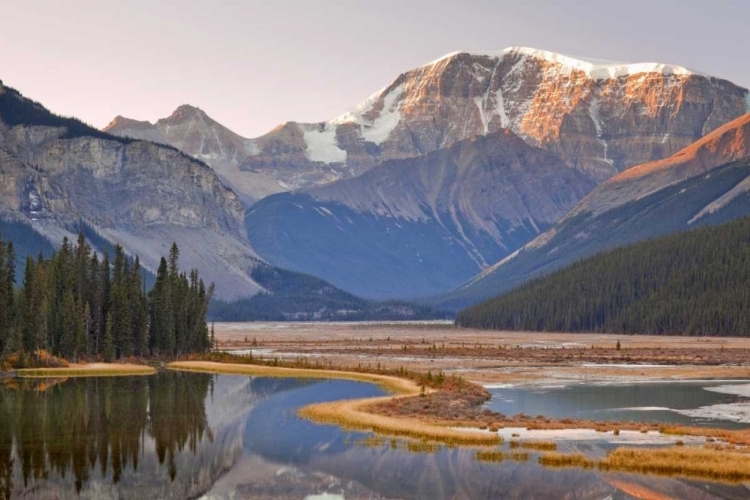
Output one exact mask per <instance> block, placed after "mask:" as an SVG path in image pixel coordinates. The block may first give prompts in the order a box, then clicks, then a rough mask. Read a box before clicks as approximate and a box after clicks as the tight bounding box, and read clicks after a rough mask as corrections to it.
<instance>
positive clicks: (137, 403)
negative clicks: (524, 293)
mask: <svg viewBox="0 0 750 500" xmlns="http://www.w3.org/2000/svg"><path fill="white" fill-rule="evenodd" d="M695 390H697V391H703V389H702V388H700V387H699V386H696V387H695ZM514 391H518V390H517V389H514ZM703 392H706V391H703ZM574 393H575V392H574ZM378 394H381V391H380V390H379V389H378V388H376V387H374V386H372V385H369V384H362V383H356V382H348V381H309V380H295V379H272V378H248V377H239V376H212V375H205V374H188V373H176V372H166V373H161V374H159V375H155V376H151V377H121V378H91V379H71V380H67V381H57V382H56V381H44V382H24V383H20V384H19V383H18V382H17V381H16V380H6V381H4V384H0V499H4V498H9V497H11V498H34V499H37V498H41V499H44V498H50V499H52V498H137V499H139V500H145V499H150V498H201V497H204V498H208V499H225V498H226V499H230V498H231V499H243V498H253V499H258V498H260V499H264V498H268V499H271V498H274V499H287V498H288V499H299V500H302V499H307V500H339V499H375V498H420V499H461V498H479V499H483V498H518V499H526V498H545V499H546V498H576V499H584V500H585V499H605V498H610V499H627V498H642V497H643V496H642V495H644V494H647V493H648V494H650V495H652V497H654V498H656V495H662V497H659V498H685V499H691V498H695V499H702V500H706V499H712V498H727V499H730V498H731V499H738V498H748V497H750V490H747V489H745V488H744V487H743V486H737V485H719V484H706V483H701V482H696V481H687V480H678V479H665V478H656V477H648V476H637V475H630V474H600V473H598V472H596V471H583V470H577V469H564V470H552V469H545V468H542V467H540V466H538V465H537V464H536V463H535V461H534V460H533V458H532V460H530V461H529V462H524V463H517V462H503V463H482V462H478V461H476V460H475V459H474V456H473V455H474V450H471V449H465V448H462V449H447V448H441V449H439V450H437V451H430V452H427V453H413V452H410V451H409V450H408V449H405V447H404V446H403V445H402V443H400V442H394V443H391V442H390V441H385V442H383V443H382V444H381V443H375V445H374V446H373V443H372V442H370V443H367V445H366V444H365V443H363V442H362V440H363V438H366V437H368V435H367V434H362V433H349V432H345V431H342V430H340V429H338V428H337V427H334V426H320V425H315V424H312V423H310V422H308V421H305V420H300V419H299V418H297V416H296V409H297V408H299V407H300V406H302V405H305V404H308V403H312V402H317V401H327V400H336V399H341V398H352V397H364V396H373V395H378ZM513 394H514V396H513V397H515V398H516V399H519V398H520V395H521V393H520V392H514V393H513ZM528 394H531V396H529V397H530V398H531V399H533V398H535V397H538V396H539V394H533V391H530V392H528ZM547 394H549V392H548V393H547ZM507 399H510V397H508V398H507ZM583 399H584V400H585V398H583ZM557 401H559V402H560V403H559V405H557V408H568V410H565V411H571V410H570V408H573V407H575V406H576V405H577V404H580V403H575V404H573V406H565V405H567V404H568V403H566V402H565V401H566V399H565V398H564V397H557ZM615 402H617V404H620V403H621V402H622V399H621V398H615ZM545 407H546V408H547V409H548V410H549V411H550V412H551V411H556V410H554V408H553V407H556V406H555V405H554V404H551V403H549V402H548V403H545ZM586 408H589V407H588V406H587V407H586ZM603 409H604V408H602V407H601V405H600V406H597V407H596V408H593V410H592V411H601V410H603ZM587 411H588V410H587ZM505 446H506V447H507V445H505ZM562 446H563V448H564V451H571V450H583V451H585V452H586V453H591V454H601V453H604V452H605V451H606V449H608V447H610V446H611V444H609V443H606V442H604V441H587V442H568V443H566V444H564V445H562ZM644 492H646V493H644ZM636 494H638V495H641V496H640V497H638V496H633V495H636Z"/></svg>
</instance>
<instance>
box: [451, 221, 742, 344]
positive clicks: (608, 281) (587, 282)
mask: <svg viewBox="0 0 750 500" xmlns="http://www.w3.org/2000/svg"><path fill="white" fill-rule="evenodd" d="M457 323H458V324H459V325H460V326H465V327H474V328H487V329H507V330H528V331H532V330H533V331H561V332H562V331H565V332H612V333H632V334H638V333H641V334H676V335H732V336H749V335H750V217H743V218H741V219H738V220H736V221H733V222H729V223H727V224H723V225H721V226H715V227H704V228H699V229H696V230H693V231H688V232H684V233H679V234H674V235H670V236H665V237H661V238H658V239H654V240H649V241H645V242H641V243H637V244H634V245H629V246H625V247H622V248H618V249H616V250H613V251H609V252H605V253H602V254H599V255H596V256H594V257H591V258H588V259H585V260H582V261H580V262H578V263H576V264H574V265H572V266H570V267H568V268H566V269H563V270H561V271H558V272H556V273H554V274H552V275H550V276H547V277H544V278H540V279H537V280H535V281H532V282H530V283H529V284H527V285H524V286H522V287H520V288H517V289H515V290H513V291H511V292H509V293H507V294H504V295H501V296H499V297H496V298H494V299H491V300H488V301H486V302H483V303H481V304H478V305H476V306H474V307H471V308H469V309H466V310H464V311H462V312H461V313H459V315H458V318H457Z"/></svg>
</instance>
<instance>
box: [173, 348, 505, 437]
mask: <svg viewBox="0 0 750 500" xmlns="http://www.w3.org/2000/svg"><path fill="white" fill-rule="evenodd" d="M169 368H170V369H174V370H185V371H198V372H209V373H225V374H232V375H255V376H267V377H294V378H317V379H344V380H355V381H358V382H369V383H373V384H377V385H379V386H381V387H383V388H385V389H386V390H388V391H390V392H392V393H394V394H395V395H394V396H386V397H379V398H367V399H356V400H347V401H334V402H331V403H319V404H313V405H309V406H306V407H304V408H302V409H300V411H299V415H300V416H301V417H303V418H307V419H310V420H312V421H314V422H317V423H325V424H335V425H339V426H341V427H344V428H347V429H356V430H362V431H373V432H377V433H379V434H385V435H389V436H397V437H409V438H414V439H429V440H433V441H439V442H443V443H447V444H462V445H486V444H497V443H499V442H500V441H501V438H500V436H498V435H497V434H490V433H486V432H478V431H471V430H469V431H461V430H457V429H452V428H450V427H448V426H444V425H438V424H432V423H429V422H426V421H423V420H417V419H410V418H403V417H391V416H387V415H379V414H376V413H373V412H372V411H371V408H372V407H373V406H374V405H378V404H387V403H391V402H393V401H395V400H398V399H402V398H418V399H423V396H422V395H421V393H422V391H423V387H424V386H422V385H419V384H417V382H416V381H414V380H412V379H405V378H401V377H396V376H392V375H382V374H377V373H360V372H354V371H337V370H326V369H304V368H288V367H279V366H266V365H253V364H239V363H234V364H232V363H217V362H212V361H178V362H175V363H170V364H169ZM424 391H425V394H429V393H430V392H435V391H433V390H430V389H428V388H427V389H424Z"/></svg>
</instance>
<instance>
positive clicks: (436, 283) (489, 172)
mask: <svg viewBox="0 0 750 500" xmlns="http://www.w3.org/2000/svg"><path fill="white" fill-rule="evenodd" d="M594 186H595V183H594V182H593V181H592V180H591V179H589V178H587V177H586V176H585V175H584V174H582V173H580V172H579V171H577V170H575V169H573V168H571V167H569V166H567V165H566V164H565V163H564V162H563V161H562V160H561V159H560V158H558V157H557V156H556V155H554V154H553V153H550V152H548V151H546V150H543V149H540V148H535V147H532V146H529V145H528V144H526V143H525V142H524V141H523V140H522V139H521V138H519V137H518V136H516V135H515V134H514V133H513V132H511V131H510V130H507V129H506V130H501V131H498V132H496V133H494V134H489V135H487V136H475V137H472V138H470V139H466V140H464V141H460V142H457V143H456V144H453V145H452V146H450V147H448V148H445V149H442V150H438V151H433V152H431V153H428V154H427V155H424V156H421V157H417V158H410V159H399V160H390V161H387V162H384V163H382V164H380V165H379V166H377V167H375V168H373V169H371V170H369V171H367V172H365V173H364V174H362V175H360V176H358V177H355V178H352V179H342V180H340V181H336V182H333V183H331V184H328V185H325V186H320V187H315V188H310V189H308V190H303V191H298V192H292V193H283V194H277V195H273V196H271V197H268V198H266V199H264V200H261V201H260V202H258V203H256V204H255V205H253V206H252V207H251V208H250V209H249V210H248V211H247V214H246V219H245V222H246V225H247V228H248V235H249V237H250V238H251V240H252V241H253V243H254V247H255V248H256V250H257V251H258V252H259V254H260V255H261V256H263V257H264V258H265V259H267V260H268V261H269V262H271V263H272V264H274V265H277V266H280V267H286V268H289V269H294V270H296V271H300V272H305V273H310V274H314V275H317V276H320V277H322V278H324V279H326V280H328V281H330V282H332V283H334V284H335V285H337V286H339V287H341V288H343V289H345V290H348V291H350V292H353V293H355V294H358V295H361V296H365V297H370V298H377V299H389V298H409V297H416V296H419V295H420V294H425V293H431V292H433V291H435V290H441V289H442V290H448V289H449V288H451V287H452V286H456V285H458V284H459V283H461V282H463V281H464V280H465V279H467V278H468V277H469V276H471V275H472V274H474V273H476V272H478V271H479V270H481V269H482V268H483V267H485V266H486V265H488V263H491V262H493V261H494V260H496V259H498V258H500V257H502V256H504V255H507V253H508V252H510V251H512V250H514V249H515V248H517V247H518V246H519V245H522V244H523V243H524V242H526V241H529V239H531V238H533V237H534V236H535V235H537V234H539V233H540V232H541V231H542V230H544V228H546V227H549V226H550V225H551V224H553V223H554V222H555V221H556V220H557V219H558V218H559V217H560V216H561V215H562V214H564V213H565V212H566V211H567V209H568V208H570V207H571V206H572V205H573V204H574V203H575V202H576V201H578V200H579V199H580V198H581V197H583V195H585V194H586V193H587V192H588V191H589V190H590V189H592V188H593V187H594Z"/></svg>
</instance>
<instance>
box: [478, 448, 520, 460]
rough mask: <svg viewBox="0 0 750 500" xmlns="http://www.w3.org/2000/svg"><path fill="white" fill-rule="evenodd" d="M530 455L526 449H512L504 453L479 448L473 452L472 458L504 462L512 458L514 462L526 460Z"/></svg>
mask: <svg viewBox="0 0 750 500" xmlns="http://www.w3.org/2000/svg"><path fill="white" fill-rule="evenodd" d="M530 457H531V455H530V454H529V453H528V452H526V451H512V452H510V453H505V452H503V451H500V450H479V451H477V452H475V453H474V460H478V461H480V462H505V461H506V460H513V461H515V462H526V461H528V460H529V458H530Z"/></svg>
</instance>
